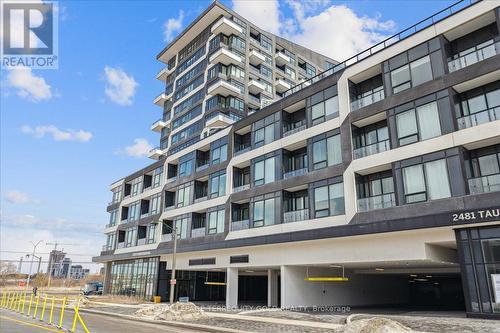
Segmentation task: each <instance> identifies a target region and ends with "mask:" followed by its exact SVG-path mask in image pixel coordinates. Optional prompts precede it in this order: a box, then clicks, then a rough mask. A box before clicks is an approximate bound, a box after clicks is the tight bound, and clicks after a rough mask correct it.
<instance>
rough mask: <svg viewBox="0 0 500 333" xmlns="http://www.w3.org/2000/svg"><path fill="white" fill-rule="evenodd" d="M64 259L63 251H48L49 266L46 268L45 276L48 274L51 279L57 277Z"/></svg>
mask: <svg viewBox="0 0 500 333" xmlns="http://www.w3.org/2000/svg"><path fill="white" fill-rule="evenodd" d="M65 257H66V253H65V252H64V251H59V250H52V251H50V254H49V264H48V266H47V274H50V275H52V276H53V277H58V276H59V271H60V267H61V263H62V261H63V259H64V258H65Z"/></svg>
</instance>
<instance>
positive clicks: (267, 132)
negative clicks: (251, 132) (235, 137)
mask: <svg viewBox="0 0 500 333" xmlns="http://www.w3.org/2000/svg"><path fill="white" fill-rule="evenodd" d="M273 141H274V123H273V124H271V125H267V126H266V127H263V128H259V129H258V130H256V131H255V146H256V147H260V146H263V145H265V144H268V143H271V142H273Z"/></svg>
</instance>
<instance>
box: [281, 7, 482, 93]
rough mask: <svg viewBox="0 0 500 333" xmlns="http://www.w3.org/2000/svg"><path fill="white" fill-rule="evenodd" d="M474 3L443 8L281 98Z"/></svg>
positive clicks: (298, 86)
mask: <svg viewBox="0 0 500 333" xmlns="http://www.w3.org/2000/svg"><path fill="white" fill-rule="evenodd" d="M476 2H477V0H460V1H458V2H456V3H454V4H452V5H451V6H449V7H447V8H445V9H443V10H440V11H439V12H437V13H435V14H433V15H432V16H429V17H427V18H425V19H423V20H421V21H419V22H417V23H415V24H414V25H412V26H411V27H409V28H406V29H404V30H403V31H401V32H399V33H397V34H395V35H393V36H391V37H389V38H386V39H384V40H383V41H381V42H379V43H377V44H375V45H373V46H372V47H370V48H369V49H367V50H365V51H362V52H360V53H358V54H356V55H354V56H352V57H350V58H349V59H347V60H345V61H343V62H341V63H339V64H336V65H335V66H333V67H331V68H329V69H327V70H326V71H324V72H322V73H319V74H318V75H316V76H313V77H312V78H310V79H309V80H306V81H304V82H302V83H301V84H299V85H297V86H295V87H293V88H292V89H289V90H287V91H285V93H284V94H283V96H284V97H286V96H289V95H291V94H293V93H296V92H297V91H299V90H302V89H303V88H305V87H307V86H309V85H311V84H313V83H316V82H318V81H320V80H322V79H324V78H326V77H327V76H330V75H332V74H335V73H337V72H339V71H341V70H343V69H345V68H347V67H349V66H352V65H354V64H356V63H357V62H359V61H361V60H363V59H365V58H367V57H369V56H371V55H373V54H375V53H377V52H380V51H382V50H383V49H385V48H387V47H389V46H391V45H394V44H395V43H398V42H400V41H402V40H404V39H406V38H408V37H410V36H412V35H414V34H415V33H417V32H419V31H421V30H423V29H426V28H428V27H429V26H431V25H433V24H436V23H437V22H439V21H442V20H444V19H446V18H447V17H449V16H451V15H452V14H455V13H457V12H459V11H461V10H463V9H465V8H467V7H469V6H471V5H473V4H475V3H476Z"/></svg>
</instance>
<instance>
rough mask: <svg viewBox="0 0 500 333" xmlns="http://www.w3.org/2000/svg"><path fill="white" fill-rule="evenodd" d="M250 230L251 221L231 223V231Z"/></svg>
mask: <svg viewBox="0 0 500 333" xmlns="http://www.w3.org/2000/svg"><path fill="white" fill-rule="evenodd" d="M248 228H250V221H249V220H242V221H233V222H231V231H238V230H245V229H248Z"/></svg>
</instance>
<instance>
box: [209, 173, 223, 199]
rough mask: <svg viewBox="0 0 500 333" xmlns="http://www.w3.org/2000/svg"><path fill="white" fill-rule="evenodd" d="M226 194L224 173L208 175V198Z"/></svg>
mask: <svg viewBox="0 0 500 333" xmlns="http://www.w3.org/2000/svg"><path fill="white" fill-rule="evenodd" d="M225 194H226V173H223V174H216V175H212V176H210V198H217V197H220V196H223V195H225Z"/></svg>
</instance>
